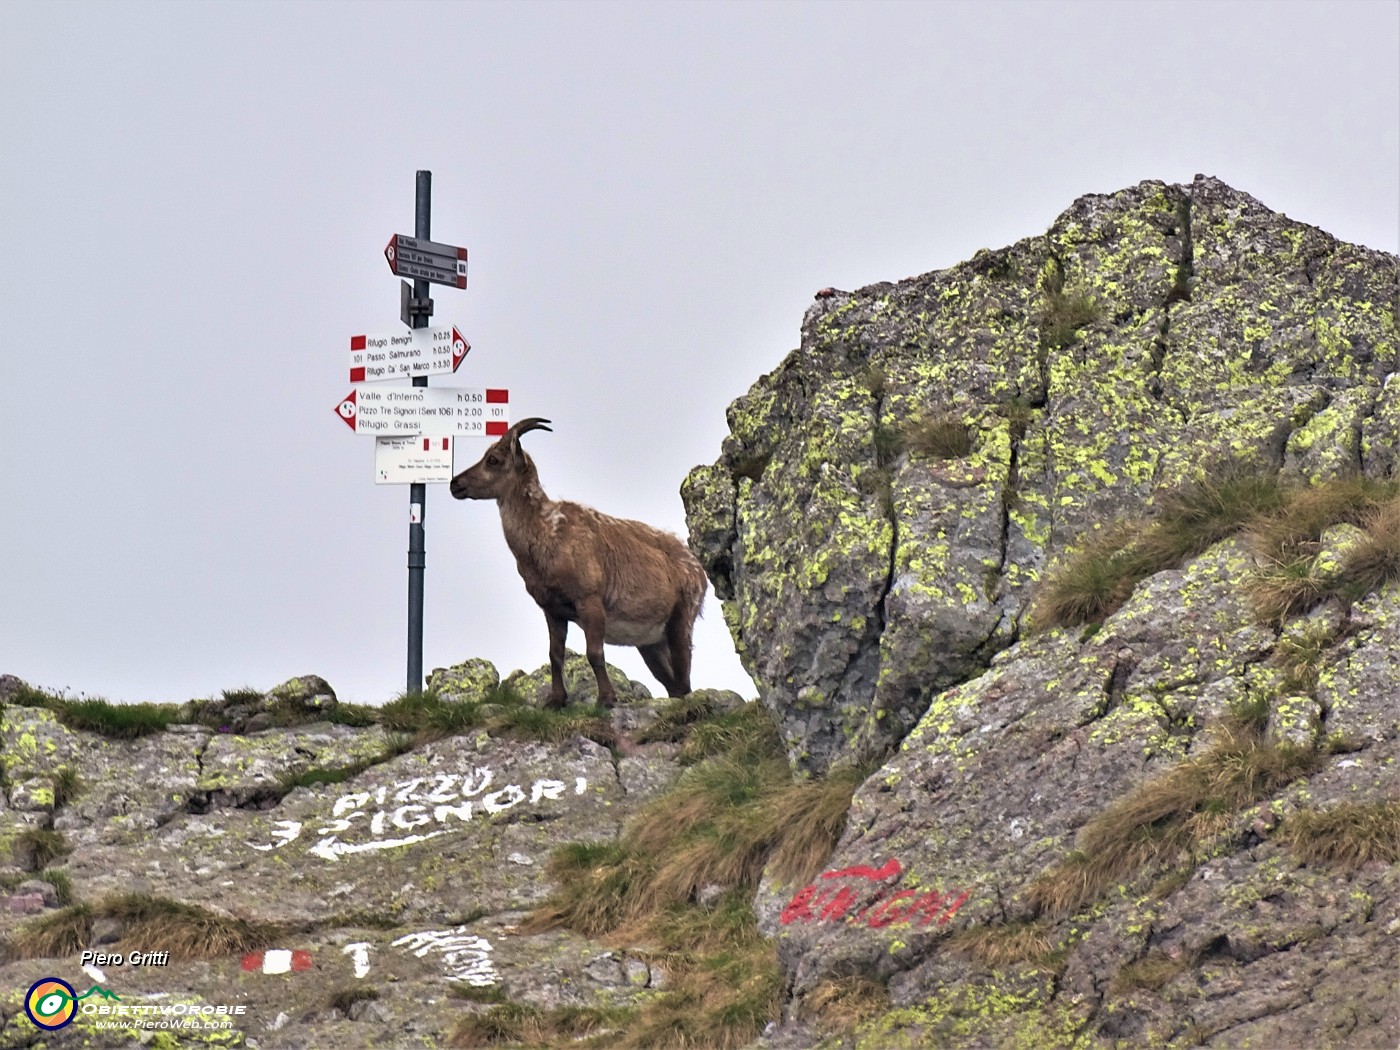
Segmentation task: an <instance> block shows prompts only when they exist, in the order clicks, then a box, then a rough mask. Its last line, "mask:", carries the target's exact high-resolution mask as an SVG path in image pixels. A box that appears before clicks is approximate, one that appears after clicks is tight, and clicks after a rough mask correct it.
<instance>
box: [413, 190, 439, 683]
mask: <svg viewBox="0 0 1400 1050" xmlns="http://www.w3.org/2000/svg"><path fill="white" fill-rule="evenodd" d="M432 197H433V173H432V172H431V171H420V172H418V175H417V184H416V189H415V193H414V208H413V210H414V218H413V236H414V237H417V238H419V239H420V240H425V241H426V240H428V239H429V238H431V237H432V230H431V229H430V225H431V219H432ZM413 297H414V298H415V299H417V300H418V301H419V302H420V303H421V302H423V301H425V300H427V298H428V282H427V281H426V280H420V279H415V280H414V282H413ZM429 310H431V307H429ZM412 317H413V324H412V327H413V328H426V327H427V326H428V317H429V314H428V313H427V312H424V311H416V312H414V313H413V314H412ZM413 385H414V386H427V385H428V377H427V376H414V377H413ZM427 491H428V487H427V485H424V484H422V483H421V482H420V483H415V484H412V485H410V486H409V487H408V521H409V525H408V691H409V692H410V693H417V692H421V691H422V689H423V569H424V567H425V566H426V565H427V557H426V555H425V552H424V547H423V518H424V512H425V504H426V502H427Z"/></svg>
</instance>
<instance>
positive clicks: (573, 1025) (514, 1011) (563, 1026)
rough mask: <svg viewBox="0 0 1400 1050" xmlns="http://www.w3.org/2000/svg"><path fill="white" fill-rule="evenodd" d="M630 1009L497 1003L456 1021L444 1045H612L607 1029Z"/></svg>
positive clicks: (627, 1016)
mask: <svg viewBox="0 0 1400 1050" xmlns="http://www.w3.org/2000/svg"><path fill="white" fill-rule="evenodd" d="M634 1013H635V1011H633V1010H631V1009H627V1008H624V1007H595V1006H561V1007H556V1008H555V1009H553V1010H540V1009H538V1008H536V1007H533V1006H526V1005H524V1004H523V1003H501V1004H499V1005H497V1006H493V1007H491V1009H489V1010H483V1011H482V1012H481V1013H476V1014H469V1015H468V1016H466V1017H464V1018H462V1020H460V1021H458V1022H457V1025H456V1027H454V1028H453V1030H452V1033H451V1035H449V1036H448V1038H447V1045H448V1046H449V1047H454V1048H455V1047H483V1046H521V1045H524V1046H530V1047H556V1046H559V1047H562V1046H575V1047H595V1046H603V1045H614V1044H612V1043H611V1042H610V1041H608V1040H609V1039H610V1036H611V1033H613V1032H615V1031H616V1029H617V1028H618V1026H619V1025H622V1024H625V1023H626V1022H627V1021H628V1020H629V1019H630V1018H631V1017H632V1015H633V1014H634ZM600 1039H602V1040H604V1041H603V1042H600V1041H599V1040H600Z"/></svg>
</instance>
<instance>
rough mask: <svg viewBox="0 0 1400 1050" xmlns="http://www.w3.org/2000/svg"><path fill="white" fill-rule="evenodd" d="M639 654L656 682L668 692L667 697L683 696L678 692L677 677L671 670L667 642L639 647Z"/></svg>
mask: <svg viewBox="0 0 1400 1050" xmlns="http://www.w3.org/2000/svg"><path fill="white" fill-rule="evenodd" d="M637 652H639V653H641V654H642V660H643V661H644V662H645V663H646V665H647V670H648V671H650V672H651V673H652V674H653V675H655V676H656V680H657V681H658V682H660V683H661V688H662V689H664V690H666V695H667V696H680V695H683V694H680V693H677V692H676V675H675V672H674V671H672V670H671V650H670V647H669V646H668V645H667V643H666V642H656V643H654V644H652V645H639V646H637Z"/></svg>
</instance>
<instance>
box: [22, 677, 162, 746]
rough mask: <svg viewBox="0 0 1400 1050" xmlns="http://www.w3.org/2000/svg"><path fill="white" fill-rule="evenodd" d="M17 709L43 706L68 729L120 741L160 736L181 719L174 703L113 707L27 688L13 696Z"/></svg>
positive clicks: (117, 705)
mask: <svg viewBox="0 0 1400 1050" xmlns="http://www.w3.org/2000/svg"><path fill="white" fill-rule="evenodd" d="M10 703H12V704H14V705H16V706H18V707H42V708H46V709H47V710H49V711H52V712H53V713H54V717H55V718H57V719H58V720H59V722H61V723H62V724H63V725H65V726H67V727H68V728H69V729H83V730H87V731H88V732H91V733H99V734H101V735H102V736H105V737H111V738H113V739H117V740H130V739H134V738H136V737H142V736H148V735H150V734H151V733H159V732H161V731H162V730H163V729H165V728H166V727H167V726H168V725H170V724H171V723H172V722H176V721H178V720H179V713H180V708H179V707H178V706H177V705H175V704H146V703H141V704H113V703H109V702H108V701H106V700H102V699H98V698H78V699H75V698H71V697H66V696H63V695H61V694H59V693H52V692H49V691H47V690H44V689H35V688H34V687H33V686H29V685H25V686H22V687H21V688H19V689H18V690H16V692H15V693H14V694H13V695H12V696H11V697H10Z"/></svg>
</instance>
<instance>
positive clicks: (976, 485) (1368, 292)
mask: <svg viewBox="0 0 1400 1050" xmlns="http://www.w3.org/2000/svg"><path fill="white" fill-rule="evenodd" d="M1396 289H1397V261H1396V259H1395V258H1394V257H1393V256H1388V255H1385V254H1383V253H1380V252H1375V251H1370V250H1368V249H1365V248H1361V247H1358V246H1356V245H1350V244H1344V243H1341V242H1339V241H1337V240H1335V239H1334V238H1332V237H1330V236H1328V235H1327V234H1326V233H1324V232H1322V231H1321V230H1318V229H1316V228H1315V227H1311V226H1307V225H1305V224H1303V223H1298V222H1294V221H1292V220H1290V219H1288V218H1287V217H1285V216H1283V215H1280V214H1277V213H1275V212H1272V211H1270V210H1269V209H1267V208H1266V207H1264V206H1263V205H1262V204H1260V203H1259V202H1258V201H1256V200H1255V199H1254V198H1252V197H1250V196H1249V195H1248V194H1245V193H1242V192H1240V191H1238V190H1234V189H1231V188H1230V187H1229V186H1226V185H1224V184H1223V183H1221V182H1219V181H1218V180H1216V179H1213V178H1207V177H1204V176H1198V177H1197V178H1196V180H1195V181H1194V182H1193V183H1191V184H1189V185H1167V184H1164V183H1160V182H1144V183H1141V184H1139V185H1138V186H1135V187H1133V188H1131V189H1127V190H1123V191H1120V192H1118V193H1113V194H1108V195H1097V194H1095V195H1090V196H1086V197H1082V198H1080V199H1079V200H1077V201H1075V203H1074V204H1073V205H1072V206H1071V207H1070V208H1069V209H1068V210H1067V211H1066V212H1065V213H1064V214H1063V215H1061V216H1060V217H1059V218H1058V219H1056V220H1055V222H1054V223H1053V224H1052V225H1051V227H1050V229H1049V231H1048V232H1047V233H1046V234H1044V235H1043V236H1038V237H1032V238H1028V239H1026V240H1023V241H1020V242H1018V243H1016V244H1014V245H1012V246H1010V247H1008V248H1002V249H999V250H996V251H982V252H979V253H978V254H977V255H976V256H974V257H973V258H972V259H971V260H970V261H968V262H966V263H962V264H959V265H957V266H954V267H951V268H950V269H947V270H940V271H935V272H933V273H928V274H924V275H923V276H920V277H914V278H910V279H907V280H904V281H901V282H899V283H897V284H879V285H872V286H870V287H868V288H863V289H861V290H859V291H856V292H851V293H844V292H840V293H835V294H832V295H829V296H825V297H822V298H818V300H817V301H816V302H815V303H814V304H813V305H812V307H811V308H810V309H809V310H808V311H807V314H806V316H805V317H804V319H803V323H802V344H801V346H800V347H799V348H798V349H797V350H795V351H793V352H792V353H791V354H790V355H789V356H788V357H787V358H786V359H785V360H784V361H783V362H782V364H781V365H779V367H778V368H777V369H775V370H774V371H773V372H772V373H770V374H768V375H765V376H763V377H762V378H761V379H759V380H758V381H757V382H756V383H755V384H754V386H753V387H752V389H751V390H750V391H749V392H748V393H747V394H746V395H744V396H743V397H741V398H739V399H738V400H737V401H735V402H734V403H733V405H731V406H730V409H729V415H728V419H729V428H730V434H729V437H728V438H727V439H726V440H725V442H724V447H723V449H722V452H721V455H720V458H719V460H718V461H717V462H716V463H714V464H712V465H709V466H704V467H698V468H696V469H695V470H694V471H692V473H691V474H690V476H689V477H688V478H687V479H686V482H685V484H684V486H683V487H682V496H683V498H684V500H685V504H686V510H687V517H688V521H689V525H690V542H691V546H692V548H693V549H694V550H695V551H696V553H697V555H698V556H699V557H700V559H701V561H702V563H703V564H704V565H705V567H706V570H707V571H708V572H709V574H710V579H711V581H712V582H713V584H714V587H715V590H716V593H717V594H718V595H719V597H720V598H721V599H722V600H723V602H724V614H725V619H726V621H727V623H728V624H729V626H730V630H731V632H732V633H733V636H734V640H735V644H736V646H737V648H738V651H739V654H740V656H741V658H742V659H743V661H744V664H745V667H746V669H747V670H748V671H749V673H750V674H751V675H752V676H753V677H754V679H755V681H756V682H757V683H758V684H759V688H760V698H761V699H762V701H763V703H764V704H766V705H767V706H768V708H769V709H770V710H771V711H772V712H773V713H774V715H775V717H777V718H778V719H779V720H780V722H781V724H782V726H783V731H784V734H785V736H786V739H787V743H788V747H789V752H790V757H791V760H792V762H793V764H794V766H795V767H796V768H798V769H800V770H805V771H809V772H814V773H819V772H821V771H823V770H825V769H826V768H828V767H829V766H830V765H831V764H832V763H833V762H835V761H838V760H841V759H843V758H846V759H849V758H855V759H871V758H879V757H880V756H882V755H885V754H887V753H888V752H889V751H890V749H891V748H893V747H894V746H896V745H897V744H898V743H899V741H900V740H901V739H903V737H904V735H905V734H906V733H907V732H908V731H909V730H910V729H911V728H912V727H913V726H914V725H915V724H916V723H917V722H918V720H919V719H920V718H921V717H922V715H923V713H924V711H925V710H926V709H927V707H928V704H929V702H930V700H931V699H932V698H933V697H935V696H937V695H938V694H939V693H941V692H942V691H943V690H944V689H946V688H948V687H949V686H951V685H954V684H956V683H958V682H962V681H965V680H967V679H968V678H970V677H972V676H974V675H976V674H977V673H979V672H981V671H982V670H984V669H985V668H986V667H988V666H989V664H990V662H991V660H992V658H993V657H994V656H995V654H996V653H997V652H999V651H1001V650H1003V649H1005V648H1006V647H1007V646H1008V645H1010V644H1012V643H1013V642H1014V641H1015V640H1016V639H1017V638H1018V637H1020V635H1021V632H1022V628H1023V624H1024V619H1025V613H1026V608H1027V602H1028V598H1029V594H1030V590H1031V587H1032V585H1033V584H1034V583H1035V582H1036V580H1038V579H1039V578H1040V577H1041V575H1042V573H1043V571H1044V570H1045V568H1046V566H1047V565H1048V564H1049V563H1050V562H1051V561H1053V560H1054V559H1055V558H1056V557H1057V556H1058V555H1060V554H1061V553H1062V552H1064V551H1065V550H1066V549H1067V548H1070V547H1072V546H1073V545H1074V544H1075V543H1076V542H1077V541H1078V540H1080V539H1081V538H1082V536H1083V535H1084V534H1085V532H1086V530H1088V529H1089V528H1090V527H1091V526H1092V525H1093V524H1094V523H1101V522H1104V521H1106V520H1109V519H1112V518H1113V517H1115V516H1117V515H1119V514H1122V513H1126V512H1135V511H1140V510H1142V509H1144V508H1147V507H1150V506H1151V504H1152V502H1153V498H1154V494H1156V493H1158V492H1160V491H1161V490H1162V489H1164V488H1168V487H1173V486H1175V485H1178V484H1179V483H1181V482H1183V481H1185V480H1188V479H1191V478H1193V477H1197V476H1199V475H1200V474H1201V473H1202V472H1209V471H1213V470H1216V469H1218V468H1220V467H1221V466H1223V465H1225V464H1231V465H1256V466H1263V467H1272V468H1277V469H1279V470H1281V471H1283V472H1284V473H1285V474H1287V475H1291V476H1296V477H1303V478H1323V477H1329V476H1333V475H1336V474H1338V473H1342V472H1345V471H1348V470H1354V469H1357V468H1361V469H1364V470H1365V471H1366V472H1367V474H1368V475H1371V476H1374V477H1388V476H1390V475H1391V474H1392V472H1393V470H1394V461H1395V453H1394V448H1395V442H1396V437H1397V434H1400V384H1397V383H1393V382H1389V381H1388V380H1389V377H1390V375H1391V373H1392V371H1393V369H1394V368H1395V361H1396V354H1397V341H1396V295H1397V292H1396Z"/></svg>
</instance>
